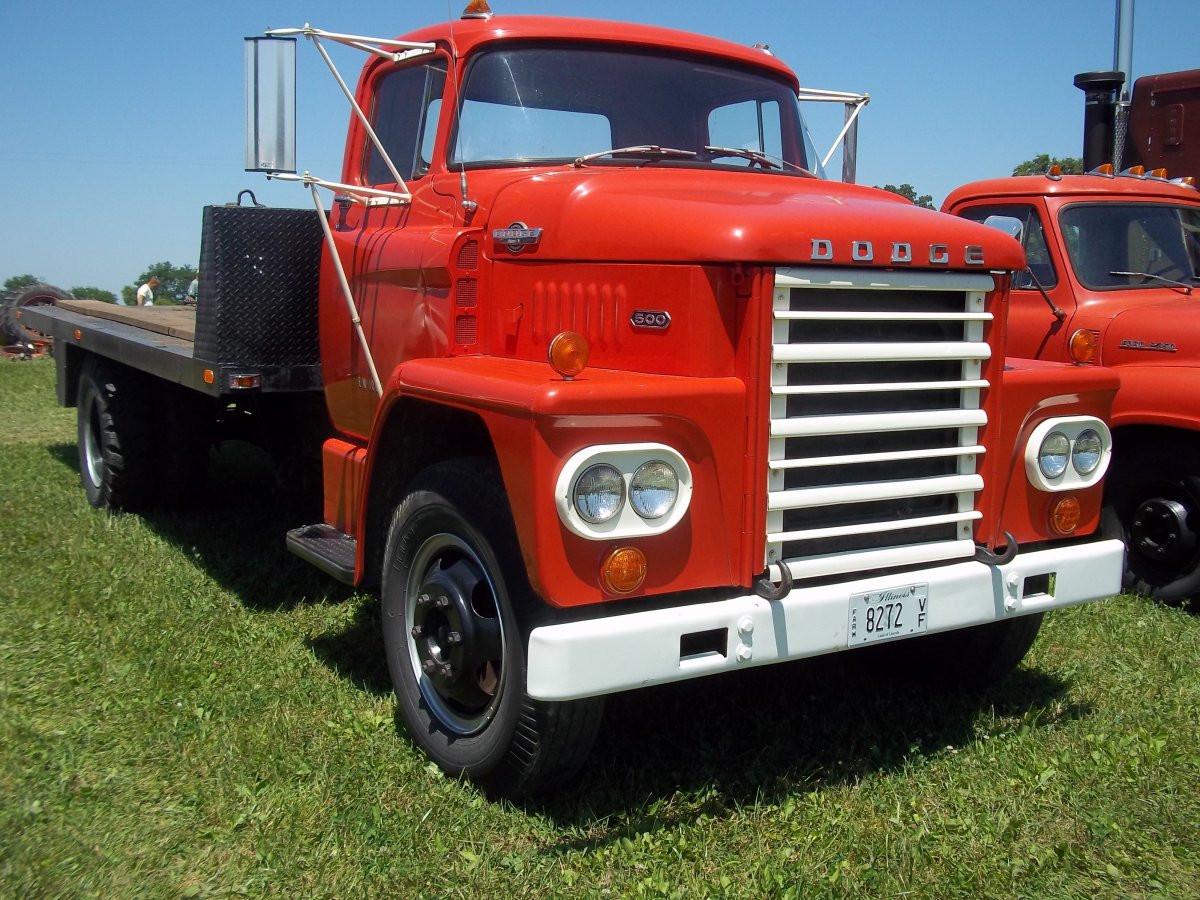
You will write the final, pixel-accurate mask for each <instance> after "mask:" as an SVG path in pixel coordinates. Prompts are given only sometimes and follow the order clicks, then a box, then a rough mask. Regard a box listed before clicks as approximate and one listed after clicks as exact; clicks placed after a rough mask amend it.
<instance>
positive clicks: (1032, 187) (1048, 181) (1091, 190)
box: [944, 175, 1200, 207]
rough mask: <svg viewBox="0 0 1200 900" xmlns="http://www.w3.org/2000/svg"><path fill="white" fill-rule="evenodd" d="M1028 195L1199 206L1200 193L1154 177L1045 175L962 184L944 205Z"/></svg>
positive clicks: (992, 179) (990, 179)
mask: <svg viewBox="0 0 1200 900" xmlns="http://www.w3.org/2000/svg"><path fill="white" fill-rule="evenodd" d="M1030 194H1044V195H1046V196H1057V197H1100V196H1105V197H1113V196H1121V197H1126V198H1128V199H1139V198H1146V197H1151V198H1154V199H1158V200H1182V201H1184V202H1187V203H1200V192H1197V191H1196V190H1195V189H1194V188H1190V187H1185V186H1183V185H1180V184H1171V183H1170V182H1167V181H1162V180H1159V179H1157V178H1139V177H1137V176H1133V175H1115V176H1108V175H1063V176H1062V177H1061V178H1059V179H1054V178H1050V177H1049V176H1047V175H1018V176H1016V177H1011V178H989V179H987V180H985V181H973V182H971V183H970V184H964V185H963V186H962V187H959V188H955V190H954V191H952V192H951V193H950V196H948V197H947V198H946V202H945V204H944V206H946V207H950V206H953V205H954V204H955V203H961V202H963V201H964V200H977V199H980V198H983V197H999V198H1003V197H1015V196H1028V195H1030Z"/></svg>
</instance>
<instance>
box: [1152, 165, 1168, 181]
mask: <svg viewBox="0 0 1200 900" xmlns="http://www.w3.org/2000/svg"><path fill="white" fill-rule="evenodd" d="M1148 177H1149V178H1161V179H1162V180H1163V181H1166V180H1167V170H1166V169H1165V168H1158V169H1151V170H1150V174H1149V176H1148Z"/></svg>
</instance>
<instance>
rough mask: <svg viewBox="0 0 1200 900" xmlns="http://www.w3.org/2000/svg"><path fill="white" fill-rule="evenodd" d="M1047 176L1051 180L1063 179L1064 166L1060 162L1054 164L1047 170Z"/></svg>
mask: <svg viewBox="0 0 1200 900" xmlns="http://www.w3.org/2000/svg"><path fill="white" fill-rule="evenodd" d="M1046 177H1047V178H1049V179H1050V180H1051V181H1062V166H1060V165H1059V164H1058V163H1055V164H1054V165H1052V166H1051V167H1050V168H1049V169H1047V170H1046Z"/></svg>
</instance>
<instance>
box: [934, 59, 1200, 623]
mask: <svg viewBox="0 0 1200 900" xmlns="http://www.w3.org/2000/svg"><path fill="white" fill-rule="evenodd" d="M1120 81H1121V78H1120V73H1085V74H1084V75H1080V76H1078V77H1077V78H1076V83H1077V84H1079V83H1080V82H1085V83H1086V84H1087V85H1088V87H1089V90H1090V91H1091V93H1090V94H1089V98H1088V111H1087V113H1088V118H1089V122H1088V123H1087V124H1086V125H1085V148H1084V155H1085V165H1087V166H1089V167H1092V166H1094V168H1093V169H1092V171H1091V173H1090V174H1087V175H1060V174H1059V173H1058V172H1056V171H1052V172H1050V173H1049V174H1047V175H1046V176H1044V177H1043V176H1028V177H1021V178H999V179H993V180H990V181H980V182H975V183H973V184H968V185H964V186H963V187H961V188H959V189H957V190H955V191H954V192H953V193H951V194H950V196H949V197H948V198H947V199H946V203H945V205H944V206H943V209H944V210H945V211H946V212H951V213H954V214H956V215H960V216H963V217H965V218H967V219H972V220H975V221H977V222H989V223H990V224H993V225H996V226H999V227H1001V228H1004V229H1005V230H1007V231H1008V232H1009V233H1011V234H1019V235H1020V237H1021V240H1022V243H1023V244H1024V247H1025V252H1026V254H1027V257H1028V264H1029V265H1028V268H1027V269H1026V270H1025V271H1023V272H1018V273H1017V275H1016V279H1015V281H1014V283H1013V292H1012V300H1011V302H1010V305H1009V311H1008V332H1009V334H1008V352H1009V354H1010V355H1014V356H1026V357H1030V358H1034V359H1043V360H1060V361H1063V362H1070V363H1073V364H1076V365H1081V366H1096V365H1102V366H1107V367H1112V368H1114V369H1115V370H1117V371H1118V372H1119V373H1120V376H1121V390H1120V393H1119V394H1118V395H1117V399H1116V401H1115V403H1114V406H1113V418H1112V422H1111V423H1110V424H1111V425H1112V426H1113V440H1114V443H1115V446H1116V454H1115V456H1114V458H1113V468H1112V470H1111V471H1110V472H1109V477H1108V480H1107V485H1106V492H1107V510H1108V516H1109V518H1110V523H1111V525H1112V531H1113V533H1115V534H1119V535H1121V536H1123V538H1124V539H1125V540H1126V542H1127V544H1128V549H1129V553H1128V558H1127V567H1126V573H1125V585H1126V587H1128V588H1130V589H1132V590H1136V591H1140V592H1142V593H1145V594H1149V595H1151V596H1153V597H1156V598H1158V599H1161V600H1180V599H1183V598H1187V597H1192V596H1194V595H1196V594H1198V593H1200V388H1198V387H1197V384H1196V381H1195V379H1196V375H1197V368H1198V367H1200V315H1198V308H1197V305H1196V304H1197V303H1198V302H1200V293H1198V292H1197V291H1198V289H1200V193H1198V192H1197V190H1196V187H1195V180H1194V178H1193V177H1192V176H1191V175H1190V174H1188V173H1200V134H1198V133H1196V132H1195V128H1194V127H1192V126H1188V127H1185V123H1186V122H1192V123H1193V126H1194V123H1195V122H1196V121H1200V70H1194V71H1190V72H1176V73H1171V74H1169V75H1158V76H1148V77H1145V78H1139V79H1138V81H1137V84H1136V87H1135V89H1134V96H1133V107H1132V110H1133V111H1132V115H1131V117H1130V126H1129V134H1128V137H1127V140H1126V142H1125V150H1126V156H1127V157H1129V156H1132V157H1133V158H1134V159H1143V160H1151V161H1154V162H1156V163H1163V162H1168V161H1169V162H1170V164H1171V165H1172V166H1177V167H1178V168H1177V169H1175V171H1174V174H1179V175H1183V176H1184V177H1182V178H1175V179H1170V178H1169V176H1170V175H1171V174H1172V173H1170V172H1168V171H1167V170H1166V169H1165V168H1160V169H1156V170H1152V171H1146V169H1145V168H1144V167H1143V166H1141V165H1137V166H1131V167H1130V168H1129V169H1127V170H1125V171H1122V172H1120V173H1114V172H1113V166H1112V164H1111V163H1105V162H1103V159H1104V158H1106V157H1104V156H1103V155H1100V156H1097V155H1096V154H1097V153H1100V154H1102V153H1103V152H1104V148H1106V147H1107V152H1108V154H1109V155H1108V156H1107V158H1109V159H1111V153H1112V146H1111V144H1109V143H1108V141H1109V140H1110V138H1111V134H1112V131H1113V128H1112V126H1111V123H1110V122H1108V121H1106V119H1105V116H1106V115H1107V116H1109V117H1111V116H1112V111H1113V103H1112V101H1111V97H1109V98H1105V97H1104V96H1099V97H1098V96H1096V95H1097V94H1098V93H1099V94H1101V95H1102V94H1103V93H1104V92H1105V91H1107V92H1109V93H1110V94H1111V92H1112V91H1113V90H1115V86H1116V85H1118V84H1120ZM1097 84H1099V85H1100V86H1101V87H1103V89H1104V90H1103V91H1099V90H1098V89H1097ZM1105 110H1107V112H1106V111H1105ZM1096 134H1099V135H1100V138H1099V140H1093V138H1095V136H1096Z"/></svg>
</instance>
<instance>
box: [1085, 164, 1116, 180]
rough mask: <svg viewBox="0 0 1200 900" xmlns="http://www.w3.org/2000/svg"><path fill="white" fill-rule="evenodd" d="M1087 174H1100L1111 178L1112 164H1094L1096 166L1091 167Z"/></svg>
mask: <svg viewBox="0 0 1200 900" xmlns="http://www.w3.org/2000/svg"><path fill="white" fill-rule="evenodd" d="M1088 174H1089V175H1100V176H1102V177H1104V178H1112V177H1113V164H1112V163H1104V164H1102V165H1099V166H1096V168H1094V169H1092V170H1091V171H1090V172H1088Z"/></svg>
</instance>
